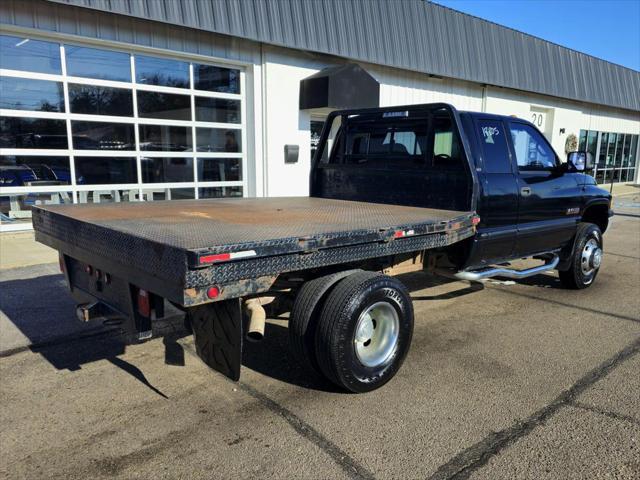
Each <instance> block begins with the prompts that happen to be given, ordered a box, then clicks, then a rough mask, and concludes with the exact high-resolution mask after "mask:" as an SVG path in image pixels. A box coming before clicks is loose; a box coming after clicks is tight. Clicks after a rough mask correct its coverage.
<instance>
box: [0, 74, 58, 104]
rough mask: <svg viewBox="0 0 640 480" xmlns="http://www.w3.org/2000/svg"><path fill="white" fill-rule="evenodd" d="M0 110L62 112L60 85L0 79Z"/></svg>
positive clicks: (8, 78) (28, 80)
mask: <svg viewBox="0 0 640 480" xmlns="http://www.w3.org/2000/svg"><path fill="white" fill-rule="evenodd" d="M0 108H8V109H12V110H37V111H41V112H64V94H63V91H62V83H60V82H49V81H47V80H33V79H30V78H14V77H0Z"/></svg>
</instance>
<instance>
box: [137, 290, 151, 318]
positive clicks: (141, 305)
mask: <svg viewBox="0 0 640 480" xmlns="http://www.w3.org/2000/svg"><path fill="white" fill-rule="evenodd" d="M138 313H139V314H140V315H142V316H143V317H147V318H149V317H151V299H150V298H149V292H147V291H146V290H143V289H140V290H138Z"/></svg>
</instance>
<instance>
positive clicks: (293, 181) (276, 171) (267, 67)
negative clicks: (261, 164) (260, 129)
mask: <svg viewBox="0 0 640 480" xmlns="http://www.w3.org/2000/svg"><path fill="white" fill-rule="evenodd" d="M329 65H330V63H328V62H327V61H326V60H323V59H322V58H321V57H320V56H318V55H311V54H309V55H305V54H304V53H301V52H298V51H296V50H288V49H284V48H277V47H269V46H264V47H263V63H262V69H263V82H264V90H263V91H264V95H263V98H264V103H263V109H264V112H263V118H264V123H265V125H266V129H265V132H266V134H265V138H264V139H263V148H264V151H265V165H266V168H265V170H266V178H265V195H268V196H270V197H282V196H306V195H308V194H309V171H310V168H311V152H310V148H311V133H310V130H309V120H310V112H308V111H301V110H300V107H299V97H300V80H302V79H303V78H306V77H308V76H310V75H313V74H314V73H316V72H318V71H320V70H322V69H323V68H325V67H327V66H329ZM288 144H290V145H299V147H300V154H299V157H298V163H295V164H285V163H284V146H285V145H288Z"/></svg>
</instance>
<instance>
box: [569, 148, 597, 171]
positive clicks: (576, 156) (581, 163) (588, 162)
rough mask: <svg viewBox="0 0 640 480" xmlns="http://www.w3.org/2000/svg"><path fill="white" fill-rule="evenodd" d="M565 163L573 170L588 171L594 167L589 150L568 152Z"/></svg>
mask: <svg viewBox="0 0 640 480" xmlns="http://www.w3.org/2000/svg"><path fill="white" fill-rule="evenodd" d="M567 163H568V164H569V169H570V170H572V171H574V172H588V171H590V170H593V167H594V165H593V156H592V155H591V153H589V152H569V154H568V155H567Z"/></svg>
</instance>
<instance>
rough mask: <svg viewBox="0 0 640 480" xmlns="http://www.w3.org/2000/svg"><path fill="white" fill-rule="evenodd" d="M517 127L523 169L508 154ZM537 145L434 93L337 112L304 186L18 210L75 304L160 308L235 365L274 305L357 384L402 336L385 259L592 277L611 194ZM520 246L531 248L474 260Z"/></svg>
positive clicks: (214, 364) (303, 342)
mask: <svg viewBox="0 0 640 480" xmlns="http://www.w3.org/2000/svg"><path fill="white" fill-rule="evenodd" d="M509 130H510V131H511V134H512V135H511V136H510V137H511V140H509V136H508V135H507V134H506V132H507V131H509ZM514 132H516V133H514ZM523 132H524V134H527V135H529V136H530V137H527V138H524V137H522V135H523ZM534 134H537V135H538V136H539V138H538V137H534V136H533V135H534ZM516 135H520V137H517V136H516ZM523 138H524V140H525V141H527V142H528V143H526V144H525V150H524V152H525V155H528V157H529V158H530V160H531V165H530V166H529V167H530V168H531V171H532V172H533V173H532V174H531V176H527V175H528V174H527V170H526V167H527V166H526V165H525V168H524V169H522V170H519V166H520V165H519V164H520V158H518V159H517V160H518V163H515V160H516V157H517V156H518V154H520V152H518V151H516V148H518V149H520V150H522V145H521V144H517V145H516V143H517V142H521V141H522V139H523ZM536 141H537V142H539V143H538V144H535V142H536ZM543 142H545V143H543ZM532 145H533V147H535V148H534V149H533V150H532V148H533V147H532ZM501 146H502V147H503V148H504V158H502V159H500V158H497V157H499V156H500V154H499V148H498V150H496V147H501ZM541 149H543V150H544V149H547V150H545V151H544V152H543V153H541ZM549 151H550V152H553V150H552V149H551V147H550V146H549V145H548V143H546V140H544V139H543V137H542V136H541V135H540V134H539V132H538V131H537V130H535V127H533V125H531V124H529V123H528V122H524V121H520V120H515V119H511V118H508V117H498V116H492V115H485V114H472V113H467V112H462V113H460V112H457V111H456V110H455V109H454V108H453V107H452V106H450V105H447V104H429V105H414V106H404V107H392V108H391V107H390V108H381V109H367V110H351V111H338V112H334V113H332V114H331V115H330V116H329V118H328V120H327V122H326V124H325V127H324V130H323V133H322V136H321V140H320V148H319V149H318V152H317V153H316V156H315V158H314V161H313V166H312V170H311V174H310V190H311V196H310V197H303V198H254V199H250V198H243V199H229V198H227V199H213V200H193V201H173V202H139V203H138V202H132V203H126V204H124V203H123V204H92V205H88V204H87V205H73V206H46V207H36V208H34V211H33V225H34V229H35V232H36V239H37V240H38V241H40V242H42V243H44V244H47V245H49V246H51V247H53V248H55V249H57V250H58V251H59V252H60V263H61V269H62V271H63V272H64V273H65V275H66V279H67V282H68V284H69V286H70V289H71V292H72V294H73V295H74V297H75V298H76V300H77V301H78V303H79V307H78V311H77V313H78V316H79V318H81V319H82V320H86V321H89V320H96V321H99V320H105V319H112V318H117V319H121V320H122V321H124V322H125V323H124V325H125V326H126V328H127V330H128V331H129V332H131V333H132V334H133V337H134V338H135V339H137V340H144V339H146V338H150V337H151V331H152V323H153V322H154V321H157V320H160V319H162V318H163V317H164V316H165V315H166V312H167V310H168V309H169V308H170V306H171V307H173V308H175V307H177V308H179V309H181V310H183V311H185V312H186V319H187V322H188V325H189V327H190V328H191V329H192V330H193V333H194V336H195V344H196V349H197V351H198V354H199V355H200V357H201V358H202V359H203V360H204V361H205V363H207V364H208V365H209V366H210V367H211V368H214V369H216V370H218V371H220V372H222V373H224V374H225V375H227V376H229V377H230V378H233V379H238V378H239V376H240V364H241V359H242V343H243V338H244V335H245V334H247V335H248V336H249V338H254V339H257V338H260V337H261V336H262V334H263V332H264V322H265V316H266V315H267V312H266V310H268V311H269V313H271V314H279V313H282V312H286V311H290V312H291V313H290V320H289V323H290V324H289V333H290V339H291V347H292V350H293V351H294V353H295V354H296V357H297V358H299V359H300V360H301V361H302V362H303V363H304V364H306V365H307V366H308V367H310V368H312V369H314V370H316V371H317V372H319V373H321V374H322V375H324V376H325V377H327V378H328V379H329V380H331V381H333V382H334V383H336V384H337V385H339V386H341V387H343V388H345V389H348V390H351V391H355V392H364V391H370V390H373V389H375V388H378V387H380V386H381V385H383V384H384V383H386V382H387V381H388V380H389V379H391V378H392V377H393V375H394V374H395V373H396V372H397V370H398V369H399V368H400V366H401V364H402V362H403V359H404V357H405V356H406V353H407V351H408V348H409V344H410V342H411V336H412V331H413V309H412V305H411V300H410V297H409V295H408V293H407V290H406V288H405V287H404V286H403V285H402V284H401V283H400V282H399V281H398V279H397V278H395V277H394V275H395V274H397V273H402V272H406V271H412V270H423V269H429V270H432V271H436V272H440V273H444V274H447V275H454V276H457V278H461V279H467V280H479V279H482V278H487V277H490V276H495V275H503V276H510V277H515V278H519V277H523V276H528V275H532V274H535V273H539V272H540V271H546V270H551V269H559V271H560V276H561V279H563V283H565V284H567V285H568V286H570V287H573V288H584V287H586V286H588V285H590V284H591V283H592V282H593V280H594V279H595V275H596V274H597V271H598V269H599V267H600V262H601V259H602V232H603V231H604V230H605V229H606V227H607V223H608V218H609V216H610V209H609V205H610V196H609V195H608V193H607V192H605V191H603V190H601V189H598V188H597V187H596V186H595V182H593V181H592V179H591V177H588V176H586V175H583V174H581V173H579V171H580V170H584V169H585V168H588V167H589V165H588V162H589V159H588V158H587V155H586V154H584V153H577V154H576V155H574V156H572V157H571V162H569V163H565V164H562V163H560V162H559V160H558V158H557V156H556V155H555V153H552V155H553V158H552V159H550V158H548V157H549V155H550V154H549ZM534 157H535V158H534ZM546 161H551V162H552V165H551V166H549V165H546V164H545V162H546ZM585 164H586V165H585ZM501 169H502V170H501ZM523 178H524V179H525V180H523ZM541 178H542V180H541ZM527 179H533V180H535V181H533V182H532V183H531V185H532V186H521V183H520V182H526V180H527ZM558 179H560V182H558ZM545 182H546V183H549V182H551V183H554V182H555V184H554V185H552V186H551V188H550V189H549V191H554V192H557V191H558V190H560V189H562V191H561V192H560V193H561V194H556V195H555V197H553V198H551V199H550V200H551V201H550V202H548V203H547V205H546V209H547V210H548V211H550V210H553V209H554V208H555V210H554V212H555V216H552V218H542V219H534V221H533V222H529V223H528V224H525V223H524V222H520V218H524V217H526V214H527V211H526V208H524V207H523V208H521V206H520V205H521V204H525V205H526V200H527V199H526V198H525V199H524V200H523V197H529V196H531V193H532V192H531V190H532V189H534V190H535V189H538V190H536V197H538V198H540V197H543V196H544V191H543V189H540V185H543V184H545ZM527 189H528V190H529V191H527ZM514 205H515V207H514ZM538 209H539V205H534V206H532V207H531V210H532V212H531V213H533V212H537V211H538ZM558 212H561V213H562V214H561V215H560V214H559V213H558ZM532 237H533V239H532ZM529 256H531V257H535V258H539V259H541V260H543V261H544V263H543V264H542V265H541V266H539V267H535V268H533V269H529V270H525V271H517V270H512V269H510V268H504V267H500V268H497V267H491V265H493V264H496V263H502V262H505V261H509V260H513V259H516V258H521V257H529ZM585 262H586V264H585ZM585 265H586V267H588V268H585Z"/></svg>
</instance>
